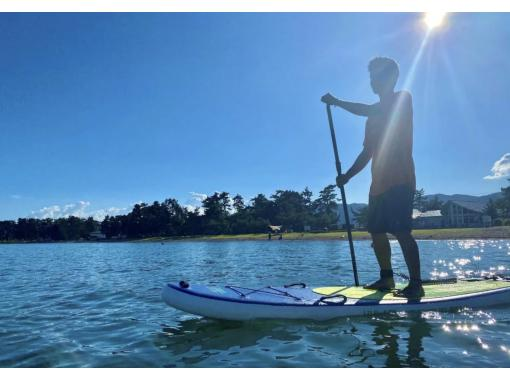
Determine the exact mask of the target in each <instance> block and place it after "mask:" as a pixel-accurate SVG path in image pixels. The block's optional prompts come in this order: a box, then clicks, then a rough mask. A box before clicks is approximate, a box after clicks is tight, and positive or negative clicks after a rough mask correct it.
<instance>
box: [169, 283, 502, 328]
mask: <svg viewBox="0 0 510 380" xmlns="http://www.w3.org/2000/svg"><path fill="white" fill-rule="evenodd" d="M403 286H404V285H402V287H403ZM424 290H425V296H424V297H422V298H420V299H413V300H411V299H407V298H402V297H395V296H394V295H393V293H391V292H380V291H376V290H368V289H363V287H356V286H325V287H317V288H313V287H307V286H305V285H304V284H291V285H286V286H282V287H272V286H266V287H261V288H248V287H239V286H206V285H194V284H191V285H190V284H188V283H186V282H184V281H181V282H180V283H169V284H167V285H166V286H165V287H164V288H163V291H162V297H163V300H164V301H165V302H166V303H167V304H168V305H170V306H172V307H174V308H176V309H179V310H183V311H185V312H188V313H191V314H195V315H200V316H204V317H209V318H215V319H224V320H252V319H310V320H328V319H333V318H339V317H347V316H356V315H369V314H375V313H383V312H399V311H419V310H423V311H427V310H428V311H431V310H441V309H451V308H460V307H473V308H477V307H486V306H494V305H499V304H505V303H510V281H508V280H502V279H489V280H486V279H476V280H459V281H457V282H454V283H445V284H430V285H424Z"/></svg>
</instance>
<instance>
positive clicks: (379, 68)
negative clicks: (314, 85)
mask: <svg viewBox="0 0 510 380" xmlns="http://www.w3.org/2000/svg"><path fill="white" fill-rule="evenodd" d="M368 70H369V72H370V84H371V87H372V90H373V91H374V93H375V94H377V95H378V96H379V99H380V101H379V102H378V103H375V104H372V105H367V104H360V103H352V102H346V101H342V100H339V99H337V98H335V97H334V96H332V95H331V94H329V93H328V94H326V95H324V96H323V97H322V99H321V100H322V102H324V103H326V104H330V105H333V106H338V107H341V108H343V109H344V110H346V111H348V112H351V113H353V114H355V115H358V116H365V117H367V121H366V126H365V140H364V142H363V150H362V151H361V153H360V154H359V156H358V158H357V159H356V161H355V162H354V164H353V165H352V167H351V168H350V169H349V170H348V171H347V172H346V173H345V174H342V175H340V176H338V177H337V179H336V183H337V185H338V186H342V185H345V184H346V183H347V182H348V181H349V180H350V179H351V178H352V177H354V176H355V175H356V174H358V173H359V172H360V171H361V170H362V169H363V168H364V167H365V166H366V165H367V164H368V162H369V161H370V160H372V184H371V186H370V194H369V204H368V232H369V233H370V234H371V236H372V241H373V247H374V251H375V255H376V257H377V261H378V263H379V266H380V278H379V280H377V281H376V282H374V283H372V284H369V285H366V286H365V288H368V289H377V290H381V291H389V290H391V289H393V288H394V287H395V280H394V279H393V269H392V266H391V248H390V242H389V240H388V236H387V233H391V234H392V235H394V236H395V237H396V238H397V240H398V242H399V244H400V246H401V248H402V252H403V254H404V258H405V261H406V264H407V268H408V270H409V278H410V280H409V284H408V286H407V287H405V288H404V289H402V290H400V291H398V292H397V295H400V296H402V297H407V298H418V297H422V296H423V294H424V293H423V287H422V284H421V275H420V256H419V251H418V245H417V244H416V241H415V240H414V238H413V236H412V235H411V229H412V213H413V199H414V193H415V190H416V178H415V170H414V161H413V155H412V150H413V107H412V97H411V94H410V93H409V92H407V91H398V92H395V85H396V83H397V79H398V75H399V69H398V64H397V63H396V62H395V61H394V60H392V59H390V58H384V57H378V58H374V59H372V60H371V61H370V63H369V65H368Z"/></svg>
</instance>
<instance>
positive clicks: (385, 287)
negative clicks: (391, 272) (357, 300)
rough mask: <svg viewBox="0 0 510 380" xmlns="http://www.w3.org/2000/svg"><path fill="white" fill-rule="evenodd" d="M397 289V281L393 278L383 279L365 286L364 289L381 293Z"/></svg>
mask: <svg viewBox="0 0 510 380" xmlns="http://www.w3.org/2000/svg"><path fill="white" fill-rule="evenodd" d="M394 288H395V280H394V279H393V277H382V278H380V279H379V280H377V281H376V282H373V283H371V284H368V285H365V286H364V287H363V289H371V290H379V291H381V292H389V291H390V290H391V289H394Z"/></svg>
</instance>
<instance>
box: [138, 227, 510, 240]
mask: <svg viewBox="0 0 510 380" xmlns="http://www.w3.org/2000/svg"><path fill="white" fill-rule="evenodd" d="M413 236H414V237H415V238H416V239H418V240H461V239H510V226H503V227H489V228H441V229H429V230H414V231H413ZM278 237H279V234H273V236H272V240H276V241H277V240H278ZM352 237H353V239H354V240H370V234H369V233H368V232H367V231H353V232H352ZM243 240H248V241H250V240H266V241H267V240H268V234H267V233H265V234H241V235H215V236H200V237H181V238H165V237H152V238H146V239H139V240H135V241H136V242H165V241H243ZM282 240H347V232H346V231H333V232H303V233H301V232H291V233H284V234H283V237H282Z"/></svg>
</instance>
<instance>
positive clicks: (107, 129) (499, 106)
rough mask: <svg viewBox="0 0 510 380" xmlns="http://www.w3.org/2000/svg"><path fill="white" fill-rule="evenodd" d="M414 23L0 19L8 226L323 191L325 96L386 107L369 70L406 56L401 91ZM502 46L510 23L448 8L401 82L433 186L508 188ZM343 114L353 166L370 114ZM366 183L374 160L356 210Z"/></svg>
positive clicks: (329, 177) (353, 191)
mask: <svg viewBox="0 0 510 380" xmlns="http://www.w3.org/2000/svg"><path fill="white" fill-rule="evenodd" d="M421 17H422V15H421V14H416V13H414V14H413V13H402V14H398V13H397V14H392V13H385V14H370V13H359V14H348V13H343V14H342V13H336V14H320V13H317V14H313V13H309V14H260V13H259V14H85V13H84V14H0V49H1V52H2V59H1V60H0V75H1V80H0V114H1V118H0V125H1V129H2V131H3V138H2V139H1V140H0V169H1V171H2V174H3V175H2V184H1V186H0V219H9V218H18V217H26V216H30V215H35V216H43V215H50V216H59V215H63V214H69V213H75V214H77V215H84V216H85V215H99V216H100V215H104V213H107V212H111V213H115V212H124V210H125V209H129V208H130V207H131V205H132V204H133V203H135V202H138V201H145V202H152V201H154V200H163V199H165V198H169V197H172V198H176V199H178V200H179V201H180V202H181V203H182V204H192V203H193V202H196V199H198V198H199V197H200V194H211V193H213V192H214V191H228V192H230V193H231V194H233V195H234V194H236V193H240V194H241V195H243V196H244V197H245V198H251V197H253V196H254V195H256V194H257V193H265V194H268V195H269V194H270V193H272V192H273V191H274V190H276V189H294V190H302V189H303V188H304V187H305V186H309V187H310V188H311V189H312V191H314V193H315V194H317V193H318V191H319V190H320V189H321V188H323V187H324V186H325V185H327V184H330V183H332V182H333V181H334V177H335V167H334V161H333V154H332V147H331V141H330V137H329V131H328V125H327V119H326V113H325V107H324V105H323V104H322V103H320V101H319V100H320V97H321V95H323V94H324V93H325V92H328V91H330V92H332V93H333V94H335V95H336V96H338V97H340V98H342V99H346V100H354V101H360V102H367V103H372V102H375V101H377V98H376V97H375V95H374V94H372V92H371V90H370V87H369V79H368V72H367V63H368V61H369V60H370V59H371V58H372V57H374V56H378V55H383V56H389V57H392V58H394V59H396V60H397V61H398V62H399V64H400V69H401V80H400V81H399V84H398V86H397V87H399V88H402V86H403V84H404V83H405V81H406V78H407V77H409V73H410V71H411V67H412V64H413V61H414V59H415V57H416V55H417V52H418V50H419V48H420V45H421V43H422V41H423V39H424V36H425V30H424V28H423V25H422V23H421V22H420V18H421ZM509 42H510V15H505V14H490V13H486V14H468V13H463V14H452V15H450V16H449V21H448V25H447V27H445V28H443V29H441V30H438V31H437V32H436V33H434V34H433V35H431V36H430V39H429V40H428V43H427V45H426V46H425V48H424V50H423V54H422V56H421V59H420V60H419V61H418V62H417V65H416V70H415V71H414V75H413V78H414V79H413V80H412V81H411V82H408V83H409V88H407V89H408V90H410V91H411V92H412V94H413V99H414V128H415V136H414V144H415V145H414V158H415V163H416V170H417V185H418V187H423V188H424V189H425V190H426V192H427V193H437V192H441V193H446V194H453V193H464V194H474V195H479V194H487V193H491V192H495V191H499V189H500V187H502V186H506V185H507V181H506V179H505V176H506V175H507V174H508V172H509V171H510V163H509V162H510V155H507V156H505V154H508V153H509V152H510V143H509V141H510V128H509V125H510V123H509V121H510V114H509V112H508V90H509V89H510V75H509V72H510V59H509V58H510V53H509V52H508V49H507V47H508V43H509ZM334 119H335V125H336V129H337V138H338V143H339V149H340V156H341V160H342V162H343V166H344V167H345V169H347V168H348V167H349V166H350V164H351V163H352V161H353V160H354V159H355V157H356V155H357V154H358V153H359V151H360V149H361V145H362V141H363V130H364V120H363V119H361V118H358V117H355V116H350V115H348V114H346V113H345V112H343V111H341V110H339V109H335V111H334ZM498 160H499V161H498ZM497 162H499V164H498V163H497ZM493 166H494V171H493V172H491V168H493ZM484 177H495V178H492V179H488V178H484ZM369 183H370V173H369V169H368V168H367V169H365V171H364V172H362V173H361V174H360V175H359V176H358V177H356V178H354V179H353V180H352V181H351V182H350V183H349V184H348V185H347V187H346V190H347V197H348V200H349V202H366V200H367V197H368V187H369Z"/></svg>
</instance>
